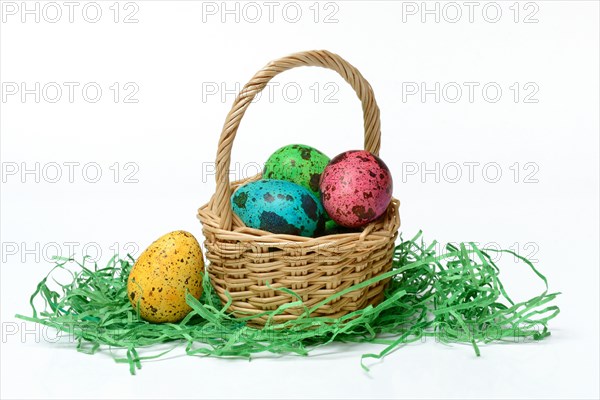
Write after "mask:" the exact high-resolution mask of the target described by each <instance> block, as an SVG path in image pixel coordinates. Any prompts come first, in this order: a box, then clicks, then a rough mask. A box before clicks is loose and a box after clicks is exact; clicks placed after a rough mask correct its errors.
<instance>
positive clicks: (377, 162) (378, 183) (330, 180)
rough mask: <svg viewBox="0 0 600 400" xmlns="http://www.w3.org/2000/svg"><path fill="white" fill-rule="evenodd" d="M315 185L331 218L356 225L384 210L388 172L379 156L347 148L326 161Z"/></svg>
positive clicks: (389, 192) (387, 201) (389, 185)
mask: <svg viewBox="0 0 600 400" xmlns="http://www.w3.org/2000/svg"><path fill="white" fill-rule="evenodd" d="M319 187H320V189H321V199H322V201H323V206H324V207H325V210H326V211H327V213H328V214H329V216H330V217H331V219H333V220H334V221H335V222H337V223H338V224H339V225H342V226H345V227H348V228H358V227H361V226H364V225H366V224H368V223H369V222H372V221H375V220H376V219H377V218H379V217H380V216H381V215H383V213H384V212H385V211H386V209H387V207H388V205H389V204H390V201H391V199H392V188H393V184H392V174H391V173H390V170H389V169H388V167H387V165H385V163H384V162H383V161H382V160H381V159H380V158H379V157H377V156H375V155H373V154H371V153H369V152H368V151H365V150H351V151H347V152H345V153H342V154H340V155H338V156H337V157H335V158H333V159H332V160H331V161H330V162H329V164H328V165H327V167H325V170H324V171H323V174H322V175H321V182H320V185H319Z"/></svg>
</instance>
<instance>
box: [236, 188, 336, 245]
mask: <svg viewBox="0 0 600 400" xmlns="http://www.w3.org/2000/svg"><path fill="white" fill-rule="evenodd" d="M231 207H232V209H233V211H234V212H235V213H236V215H237V216H238V217H240V219H241V220H242V221H243V222H244V224H246V226H248V227H250V228H254V229H262V230H263V231H268V232H271V233H280V234H288V235H298V236H307V237H311V236H315V235H320V234H321V233H322V232H323V231H324V230H325V211H324V209H323V205H322V204H321V202H320V201H319V200H318V199H317V198H316V197H315V195H314V194H312V193H311V192H310V191H309V190H308V189H306V188H305V187H302V186H300V185H297V184H295V183H292V182H288V181H282V180H269V179H263V180H260V181H256V182H250V183H247V184H245V185H243V186H241V187H240V188H239V189H238V190H236V192H235V193H234V194H233V195H232V196H231Z"/></svg>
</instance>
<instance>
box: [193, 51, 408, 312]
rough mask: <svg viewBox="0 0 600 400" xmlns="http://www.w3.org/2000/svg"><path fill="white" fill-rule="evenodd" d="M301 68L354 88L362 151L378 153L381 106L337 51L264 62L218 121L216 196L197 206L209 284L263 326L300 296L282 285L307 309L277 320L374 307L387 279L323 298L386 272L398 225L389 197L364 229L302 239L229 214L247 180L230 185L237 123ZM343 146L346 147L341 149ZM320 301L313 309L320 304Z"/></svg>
mask: <svg viewBox="0 0 600 400" xmlns="http://www.w3.org/2000/svg"><path fill="white" fill-rule="evenodd" d="M300 66H316V67H323V68H329V69H332V70H334V71H336V72H338V73H339V74H340V75H341V76H342V77H343V78H344V79H345V80H346V81H347V82H348V83H349V84H350V85H351V86H352V88H353V89H354V90H355V91H356V93H357V95H358V97H359V98H360V100H361V102H362V108H363V113H364V129H365V141H364V146H365V149H366V150H368V151H370V152H371V153H373V154H378V153H379V147H380V121H379V108H378V107H377V103H376V102H375V98H374V96H373V90H372V89H371V86H370V85H369V83H368V82H367V81H366V80H365V78H363V76H362V75H361V74H360V72H359V71H358V70H357V69H356V68H354V67H353V66H352V65H350V64H349V63H348V62H347V61H345V60H344V59H342V58H341V57H340V56H338V55H336V54H333V53H330V52H328V51H307V52H301V53H296V54H292V55H290V56H287V57H284V58H280V59H278V60H275V61H272V62H270V63H269V64H267V65H266V66H265V67H264V68H263V69H262V70H260V71H259V72H258V73H256V75H254V77H253V78H252V79H251V80H250V82H248V83H247V84H246V85H245V86H244V88H243V90H242V91H241V92H240V94H239V95H238V97H237V99H236V100H235V102H234V104H233V107H232V109H231V111H230V112H229V114H228V115H227V119H226V120H225V125H224V126H223V131H222V132H221V138H220V140H219V148H218V152H217V165H216V193H215V194H214V195H213V196H212V198H211V199H210V201H209V203H208V204H206V205H204V206H202V207H201V208H200V209H199V210H198V218H199V219H200V221H201V222H202V225H203V229H202V230H203V233H204V236H205V238H206V241H205V245H206V253H207V254H206V256H207V258H208V260H209V265H208V273H209V276H210V278H211V282H212V285H213V287H214V288H215V290H216V292H217V294H218V295H219V297H220V298H221V301H222V302H223V303H224V304H225V303H226V302H227V301H228V295H229V296H231V299H232V303H231V305H230V307H229V311H231V312H233V313H234V315H236V316H238V317H249V316H252V322H255V323H257V324H264V323H265V322H266V321H267V318H266V317H265V314H264V313H265V311H269V310H274V309H276V308H277V307H279V306H280V305H282V304H286V303H289V302H291V301H296V300H298V299H297V298H295V297H293V296H292V295H290V294H289V292H288V293H286V291H282V290H279V289H282V288H287V289H291V290H293V291H294V292H295V293H296V294H298V295H299V296H300V297H301V298H302V301H303V303H304V307H290V308H287V309H285V311H284V312H282V313H280V314H278V315H276V316H275V317H274V318H273V319H272V320H274V322H283V321H286V320H289V319H294V318H297V316H299V315H300V314H302V313H303V312H306V310H307V309H311V311H312V312H311V315H312V316H328V317H334V318H337V317H340V316H342V315H345V314H347V313H349V312H352V311H356V310H358V309H361V308H364V307H366V306H368V305H369V304H377V303H378V302H380V301H381V299H382V298H383V289H384V287H385V284H386V283H387V280H382V281H379V282H377V283H375V284H373V285H370V286H368V287H364V288H361V289H358V290H355V291H352V292H349V293H346V294H344V295H342V296H340V297H338V298H336V299H334V300H331V301H329V302H327V303H326V304H320V305H319V303H322V302H323V300H325V299H326V298H327V297H329V296H331V295H334V294H336V293H339V292H340V291H342V290H344V289H346V288H348V287H350V286H352V285H354V284H357V283H360V282H363V281H365V280H367V279H369V278H372V277H373V276H376V275H378V274H381V273H383V272H386V271H389V269H390V268H391V265H392V255H393V252H394V242H395V239H396V236H397V233H398V228H399V227H400V217H399V213H398V207H399V205H400V203H399V202H398V200H396V199H392V202H391V203H390V206H389V207H388V210H387V212H386V214H385V215H384V216H382V217H381V218H379V219H378V220H377V221H375V222H373V223H371V224H369V225H367V226H366V227H364V228H363V230H362V231H361V232H357V233H345V234H336V235H328V236H322V237H318V238H307V237H301V236H293V235H282V234H273V233H270V232H266V231H262V230H258V229H251V228H248V227H246V226H245V225H244V223H243V222H242V221H241V220H240V219H239V218H238V217H237V216H236V215H235V214H234V213H233V212H232V210H231V205H230V197H231V195H232V193H233V192H234V191H235V189H236V188H237V187H239V186H241V185H243V184H244V183H247V182H250V181H254V180H257V179H260V174H259V175H257V176H254V177H252V178H249V179H244V180H241V181H237V182H233V183H230V182H229V165H230V156H231V147H232V145H233V140H234V138H235V135H236V132H237V130H238V127H239V125H240V121H241V120H242V117H243V116H244V113H245V112H246V109H247V108H248V106H249V105H250V103H251V101H252V99H253V98H254V96H255V95H256V94H257V93H259V92H260V91H261V90H262V89H263V88H264V87H265V86H266V85H267V83H268V82H269V81H270V80H271V79H272V78H273V77H274V76H276V75H278V74H279V73H281V72H283V71H286V70H288V69H291V68H294V67H300ZM341 150H344V149H341ZM317 306H318V307H317Z"/></svg>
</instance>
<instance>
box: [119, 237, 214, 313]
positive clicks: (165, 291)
mask: <svg viewBox="0 0 600 400" xmlns="http://www.w3.org/2000/svg"><path fill="white" fill-rule="evenodd" d="M203 272H204V259H203V258H202V250H201V249H200V244H199V243H198V241H197V240H196V238H195V237H194V236H193V235H192V234H191V233H189V232H185V231H175V232H171V233H167V234H166V235H164V236H162V237H160V238H159V239H157V240H156V241H155V242H154V243H152V244H151V245H150V246H148V248H147V249H146V250H144V252H143V253H142V254H141V255H140V257H139V258H138V259H137V260H136V262H135V264H134V265H133V268H132V269H131V272H130V274H129V278H128V280H127V295H128V297H129V301H130V302H131V305H132V306H133V308H134V309H136V310H137V309H138V307H139V313H140V316H141V317H142V318H143V319H145V320H147V321H150V322H177V321H180V320H181V319H183V317H185V316H186V315H187V314H188V313H189V312H190V311H191V310H192V309H191V307H190V306H189V305H188V304H187V303H186V301H185V296H186V292H189V293H190V294H191V295H192V296H194V297H195V298H197V299H198V298H200V295H202V274H203Z"/></svg>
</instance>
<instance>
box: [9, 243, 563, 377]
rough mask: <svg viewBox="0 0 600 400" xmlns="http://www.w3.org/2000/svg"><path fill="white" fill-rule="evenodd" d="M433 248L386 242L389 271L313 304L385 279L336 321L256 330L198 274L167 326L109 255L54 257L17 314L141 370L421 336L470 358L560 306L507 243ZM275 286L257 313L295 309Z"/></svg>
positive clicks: (525, 332) (540, 331) (306, 319)
mask: <svg viewBox="0 0 600 400" xmlns="http://www.w3.org/2000/svg"><path fill="white" fill-rule="evenodd" d="M439 247H440V246H439V245H438V244H437V242H434V243H432V244H430V245H426V244H425V243H424V242H423V240H422V239H421V232H419V233H418V234H417V235H416V236H415V237H414V238H412V239H411V240H406V241H403V242H401V243H400V244H399V245H398V246H397V247H396V250H395V254H394V263H393V268H392V270H391V271H389V272H387V273H385V274H383V275H379V276H377V277H374V278H372V279H369V280H368V281H366V282H363V283H361V284H359V285H355V286H353V287H350V288H348V289H346V290H344V291H343V292H341V293H338V294H336V295H334V296H331V297H330V298H328V299H326V300H324V301H323V302H321V303H319V304H317V305H315V306H314V307H313V309H314V308H317V307H319V306H321V305H322V304H324V303H327V302H329V301H332V300H334V299H335V298H337V297H339V296H342V295H343V294H345V293H348V292H351V291H353V290H355V289H357V288H358V287H362V286H367V285H370V284H372V283H374V282H377V281H378V280H381V279H386V278H391V280H390V283H389V285H388V286H387V289H386V292H385V299H384V300H383V302H382V303H380V304H379V305H377V306H375V307H373V306H369V307H367V308H365V309H363V310H359V311H355V312H353V313H350V314H348V315H346V316H344V317H341V318H337V319H332V318H323V317H310V313H311V311H312V309H306V310H305V313H304V314H303V315H302V316H300V317H299V318H298V319H296V320H293V321H288V322H285V323H275V322H273V323H268V324H267V325H266V326H265V327H263V328H262V329H261V328H256V327H252V326H250V325H249V324H248V323H247V322H248V321H247V320H245V319H244V318H235V317H233V316H229V315H228V314H227V312H226V310H227V308H228V304H226V305H222V304H221V302H220V301H219V299H218V297H217V296H216V294H215V292H214V290H213V288H212V287H211V285H210V281H209V279H208V276H205V279H204V293H203V295H202V297H201V298H200V300H197V299H195V298H193V297H192V296H190V295H188V297H187V302H188V304H189V305H190V306H191V307H192V312H191V313H190V314H189V315H188V316H187V317H186V318H185V319H184V320H182V321H181V322H179V323H177V324H168V323H167V324H154V323H149V322H146V321H144V320H142V319H141V318H139V316H138V314H137V312H136V310H135V309H133V308H132V306H131V304H130V302H129V300H128V298H127V277H128V275H129V271H130V270H131V268H132V266H133V263H134V259H133V258H132V257H131V256H129V257H128V259H125V260H122V259H118V258H117V257H115V258H113V259H112V260H111V261H110V262H109V264H108V265H107V266H106V267H105V268H98V266H97V265H95V264H93V263H90V262H89V261H87V260H86V259H85V258H84V260H83V262H81V263H79V262H76V261H75V260H73V259H65V258H62V259H57V261H56V266H55V267H54V268H53V269H52V271H51V272H50V273H49V274H48V276H47V277H46V278H44V279H43V280H42V281H41V282H40V283H39V284H38V286H37V289H36V290H35V292H34V293H33V295H32V296H31V306H32V307H33V315H32V316H31V317H28V316H23V315H17V317H18V318H21V319H23V320H26V321H33V322H37V323H40V324H44V325H47V326H49V327H52V328H56V329H57V330H60V331H63V332H67V333H68V334H69V335H72V336H73V337H74V338H75V339H76V342H77V350H78V351H81V352H85V353H90V354H94V353H96V352H98V351H99V350H100V349H102V348H103V347H104V346H110V348H111V349H114V348H117V349H122V350H123V352H122V353H126V357H123V356H119V355H116V354H117V353H113V352H111V354H114V358H115V360H116V361H117V362H120V363H128V364H129V368H130V372H131V373H132V374H135V371H136V369H139V368H141V362H142V361H143V360H147V359H152V358H158V357H161V356H163V355H164V354H166V353H167V352H169V351H171V350H172V349H173V348H176V347H179V346H182V345H183V344H185V345H186V347H185V351H186V353H187V354H188V355H200V356H213V357H243V358H248V359H250V358H251V357H252V355H253V354H256V353H261V352H271V353H276V354H297V355H308V353H309V351H311V350H313V349H315V348H316V347H318V346H324V345H327V344H328V343H331V342H353V343H373V344H377V345H380V346H383V349H382V350H381V347H380V350H381V351H379V352H374V353H368V354H363V356H362V358H361V366H362V367H363V368H364V369H365V370H367V371H368V367H367V365H366V362H367V360H368V359H371V358H373V359H381V358H383V357H385V356H386V355H388V354H389V353H391V352H393V351H394V350H396V349H398V348H400V347H402V346H404V345H406V344H408V343H411V342H416V341H420V340H423V339H424V338H427V337H431V338H435V340H436V341H437V342H441V343H446V344H449V343H467V344H470V345H472V347H473V349H474V351H475V353H476V354H477V355H478V356H479V354H480V351H479V346H478V344H482V343H489V342H494V341H504V342H506V341H509V342H523V341H531V340H534V341H537V340H541V339H544V338H545V337H547V336H549V335H550V331H549V329H548V321H550V320H551V319H552V318H554V317H555V316H556V315H557V314H558V313H559V312H560V310H559V308H558V306H556V305H550V304H549V303H551V302H552V301H553V300H554V299H555V297H556V296H557V295H558V294H559V293H548V284H547V281H546V278H545V277H544V275H542V274H541V273H540V272H539V271H538V270H537V269H536V268H535V266H534V265H533V264H532V263H531V262H530V261H529V260H527V259H526V258H524V257H522V256H520V255H518V254H516V253H514V252H512V251H509V250H494V249H479V248H478V247H477V246H476V245H475V244H474V243H461V244H459V245H452V244H448V245H446V246H444V247H443V249H444V250H442V251H439V253H440V254H438V251H437V250H436V248H439ZM502 253H505V254H510V255H512V256H514V257H515V258H516V259H517V260H518V261H519V263H518V264H514V265H518V266H519V267H520V268H523V267H525V268H530V269H531V271H532V272H533V273H534V274H535V275H536V276H537V277H538V278H539V279H541V280H542V281H543V283H544V285H545V288H546V289H545V290H544V291H543V292H542V293H540V294H539V295H538V296H536V297H533V298H531V299H529V300H526V301H522V302H514V301H513V300H512V299H511V298H510V297H509V295H508V294H507V292H506V290H505V288H504V286H503V285H502V283H501V281H500V278H499V273H500V271H499V269H498V267H497V266H496V264H495V263H494V259H495V258H494V256H496V258H497V256H498V255H501V254H502ZM57 270H64V271H68V273H69V274H70V275H69V276H70V277H72V279H70V282H68V283H59V282H58V281H57V280H58V279H54V278H53V275H54V274H55V273H56V272H57ZM51 286H55V287H56V288H55V289H54V290H53V289H51V288H50V287H51ZM282 290H283V289H282ZM285 291H286V292H287V293H289V294H292V295H293V296H294V297H296V298H298V300H297V301H295V302H292V303H289V304H285V305H283V306H281V307H279V309H277V310H274V311H270V312H268V313H265V315H267V316H272V315H276V314H278V313H281V312H282V311H283V310H285V309H286V308H288V307H298V306H302V302H301V300H300V298H299V297H297V296H296V295H295V294H294V293H293V292H291V291H289V290H285ZM40 298H41V299H43V300H44V303H45V306H44V308H43V310H38V308H36V305H35V304H36V303H39V299H40ZM165 343H167V344H172V347H171V348H170V350H167V351H162V352H160V353H159V354H153V355H151V356H140V355H139V353H138V351H139V350H140V349H145V350H148V349H147V348H148V347H150V346H156V345H159V344H165ZM150 350H152V348H150Z"/></svg>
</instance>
